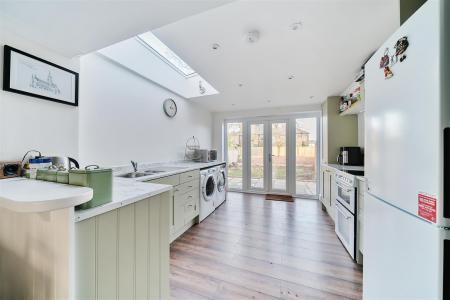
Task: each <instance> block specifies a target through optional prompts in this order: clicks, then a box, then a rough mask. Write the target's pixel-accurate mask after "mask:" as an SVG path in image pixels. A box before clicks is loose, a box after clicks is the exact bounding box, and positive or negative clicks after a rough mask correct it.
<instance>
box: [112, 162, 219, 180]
mask: <svg viewBox="0 0 450 300" xmlns="http://www.w3.org/2000/svg"><path fill="white" fill-rule="evenodd" d="M221 164H225V162H224V161H211V162H207V163H201V162H194V161H174V162H165V163H143V164H139V165H138V171H145V170H148V169H162V170H164V169H165V168H167V169H170V168H172V169H171V170H168V171H165V172H161V173H156V174H152V175H148V176H142V177H137V178H133V179H132V180H134V181H149V180H153V179H158V178H162V177H167V176H171V175H176V174H180V173H184V172H189V171H193V170H199V169H203V168H209V167H214V166H218V165H221ZM113 171H114V175H115V176H120V175H121V174H125V173H129V172H132V171H133V168H132V167H131V166H120V167H113Z"/></svg>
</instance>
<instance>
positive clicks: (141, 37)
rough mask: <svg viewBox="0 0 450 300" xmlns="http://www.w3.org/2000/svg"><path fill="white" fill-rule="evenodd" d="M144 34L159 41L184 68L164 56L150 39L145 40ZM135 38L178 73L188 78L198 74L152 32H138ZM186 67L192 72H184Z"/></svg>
mask: <svg viewBox="0 0 450 300" xmlns="http://www.w3.org/2000/svg"><path fill="white" fill-rule="evenodd" d="M146 34H151V35H152V36H153V37H154V38H155V39H156V40H157V41H158V42H159V43H161V46H162V47H163V48H164V47H165V48H166V49H164V50H165V51H167V52H168V53H169V55H171V56H172V57H174V58H175V60H176V61H178V62H180V63H181V65H184V68H183V67H180V66H179V65H178V64H176V63H175V62H173V61H171V60H170V59H169V58H168V57H167V56H165V55H164V53H161V51H159V50H157V49H156V46H155V45H152V44H151V42H150V41H147V40H146V39H145V36H144V35H146ZM136 39H137V40H138V41H139V42H140V43H141V44H142V45H144V46H145V47H146V48H147V49H149V50H150V51H152V52H153V53H154V54H155V55H156V56H158V57H159V58H160V59H161V60H162V61H163V62H165V63H166V64H167V65H169V66H170V67H171V68H172V69H174V70H175V71H177V72H178V73H180V74H181V75H182V76H184V77H185V78H190V77H194V76H197V75H198V73H197V72H196V71H195V70H194V69H193V68H192V67H191V66H189V65H188V64H187V63H186V62H185V61H184V60H183V59H182V58H181V57H179V56H178V55H177V54H176V53H175V52H173V51H172V49H170V48H169V47H168V46H167V45H166V44H164V43H163V42H162V41H161V40H160V39H159V38H158V37H157V36H156V35H154V34H153V33H152V32H147V33H143V34H140V35H138V36H136ZM186 69H188V70H191V71H192V72H189V73H188V72H185V71H184V70H186Z"/></svg>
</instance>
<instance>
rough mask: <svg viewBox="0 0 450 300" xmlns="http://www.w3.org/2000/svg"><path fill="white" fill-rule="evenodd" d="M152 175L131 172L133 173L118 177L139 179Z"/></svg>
mask: <svg viewBox="0 0 450 300" xmlns="http://www.w3.org/2000/svg"><path fill="white" fill-rule="evenodd" d="M148 175H150V174H147V173H144V172H131V173H126V174H122V175H118V177H123V178H138V177H143V176H148Z"/></svg>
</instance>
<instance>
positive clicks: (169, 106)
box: [163, 98, 177, 118]
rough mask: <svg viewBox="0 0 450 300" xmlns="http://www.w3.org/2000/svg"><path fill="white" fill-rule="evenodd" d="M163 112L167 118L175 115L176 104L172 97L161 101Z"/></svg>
mask: <svg viewBox="0 0 450 300" xmlns="http://www.w3.org/2000/svg"><path fill="white" fill-rule="evenodd" d="M163 108H164V112H165V113H166V115H167V116H168V117H169V118H173V117H175V115H176V114H177V104H176V103H175V101H174V100H173V99H170V98H169V99H166V100H164V103H163Z"/></svg>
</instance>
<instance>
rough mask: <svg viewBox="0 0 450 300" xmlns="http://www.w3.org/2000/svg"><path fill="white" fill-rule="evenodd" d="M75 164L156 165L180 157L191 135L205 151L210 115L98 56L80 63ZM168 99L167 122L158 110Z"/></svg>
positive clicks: (209, 134) (92, 56) (93, 55)
mask: <svg viewBox="0 0 450 300" xmlns="http://www.w3.org/2000/svg"><path fill="white" fill-rule="evenodd" d="M81 74H82V76H81V90H80V95H81V100H82V101H80V116H79V117H80V162H81V164H90V163H98V164H100V165H123V164H129V162H130V160H131V159H133V160H137V161H139V162H161V161H168V160H179V159H183V158H184V148H185V142H186V140H187V138H188V137H189V136H192V135H195V136H196V137H197V138H198V139H199V140H200V144H201V147H205V148H209V147H210V146H211V125H212V115H211V113H210V112H208V111H207V110H205V109H203V108H202V107H201V106H199V105H197V104H194V103H192V102H190V101H189V100H185V99H183V98H181V97H179V96H177V95H175V94H173V93H171V92H169V91H168V90H166V89H164V88H162V87H161V86H159V85H156V84H154V83H153V82H151V81H149V80H147V79H145V78H143V77H141V76H139V75H137V74H136V73H132V72H130V71H128V70H127V69H125V68H123V67H121V66H120V65H118V64H116V63H114V62H112V61H110V60H108V59H107V58H105V57H103V56H101V55H99V54H89V55H86V56H83V57H82V58H81ZM168 97H172V98H173V99H175V101H176V103H177V106H178V114H177V115H176V116H175V118H173V119H169V118H168V117H166V115H165V114H164V112H163V110H162V103H163V101H164V100H165V99H166V98H168Z"/></svg>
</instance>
